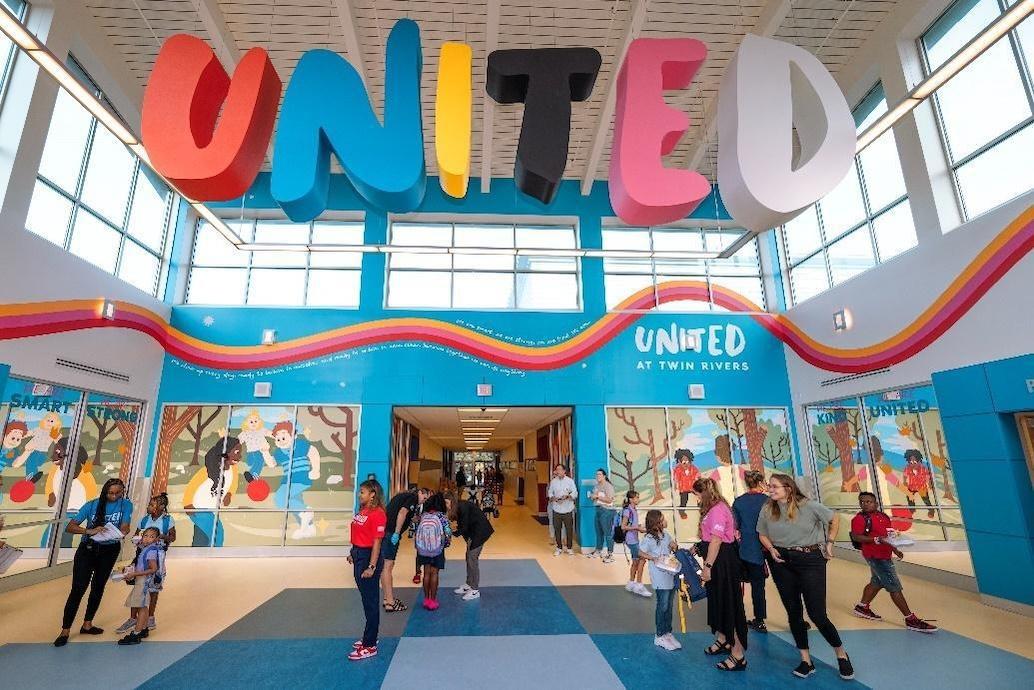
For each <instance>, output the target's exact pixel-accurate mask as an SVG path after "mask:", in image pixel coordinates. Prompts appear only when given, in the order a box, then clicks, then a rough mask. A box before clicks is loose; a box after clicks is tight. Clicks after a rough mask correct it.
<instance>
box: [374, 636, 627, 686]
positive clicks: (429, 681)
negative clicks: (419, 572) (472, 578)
mask: <svg viewBox="0 0 1034 690" xmlns="http://www.w3.org/2000/svg"><path fill="white" fill-rule="evenodd" d="M550 659H556V660H557V662H558V663H556V664H552V663H547V661H548V660H550ZM575 680H576V681H577V685H578V686H579V687H583V688H591V689H592V690H610V689H611V688H615V689H616V688H621V687H623V686H622V684H621V681H620V680H619V679H618V677H617V675H615V673H614V671H613V670H612V669H611V668H610V666H609V665H608V664H607V662H606V661H605V660H604V659H603V657H602V656H601V655H600V652H599V649H597V647H596V646H595V645H594V644H593V643H592V639H591V638H590V637H589V636H588V635H528V636H513V635H510V636H506V637H444V638H443V637H435V638H429V637H416V638H414V637H406V638H403V639H402V640H400V641H399V646H398V649H397V650H396V651H395V656H394V658H393V659H392V662H391V668H389V669H388V674H387V675H386V676H385V678H384V687H385V688H406V689H407V690H412V689H413V688H432V687H433V688H491V690H526V689H527V688H534V689H535V690H552V689H554V688H556V689H557V690H561V689H563V690H571V687H572V681H575Z"/></svg>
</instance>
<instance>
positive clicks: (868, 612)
mask: <svg viewBox="0 0 1034 690" xmlns="http://www.w3.org/2000/svg"><path fill="white" fill-rule="evenodd" d="M851 613H853V614H854V615H856V616H858V617H859V618H864V619H866V620H870V621H881V620H883V616H881V615H879V614H878V613H876V612H875V611H873V610H872V609H871V608H869V607H868V606H863V605H862V604H855V607H854V609H852V611H851Z"/></svg>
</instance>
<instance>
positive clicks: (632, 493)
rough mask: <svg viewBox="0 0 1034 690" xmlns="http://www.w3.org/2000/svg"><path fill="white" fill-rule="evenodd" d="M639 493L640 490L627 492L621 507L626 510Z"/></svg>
mask: <svg viewBox="0 0 1034 690" xmlns="http://www.w3.org/2000/svg"><path fill="white" fill-rule="evenodd" d="M638 495H639V492H638V491H629V492H628V493H626V494H625V502H624V503H622V504H621V509H622V510H624V509H625V508H627V507H628V506H630V505H631V504H632V499H633V498H635V497H636V496H638Z"/></svg>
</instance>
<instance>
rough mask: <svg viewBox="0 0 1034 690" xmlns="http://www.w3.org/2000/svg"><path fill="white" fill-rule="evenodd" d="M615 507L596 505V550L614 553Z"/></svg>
mask: <svg viewBox="0 0 1034 690" xmlns="http://www.w3.org/2000/svg"><path fill="white" fill-rule="evenodd" d="M614 513H615V511H614V509H613V508H604V507H603V506H596V551H599V550H600V549H603V550H605V551H607V552H609V553H614Z"/></svg>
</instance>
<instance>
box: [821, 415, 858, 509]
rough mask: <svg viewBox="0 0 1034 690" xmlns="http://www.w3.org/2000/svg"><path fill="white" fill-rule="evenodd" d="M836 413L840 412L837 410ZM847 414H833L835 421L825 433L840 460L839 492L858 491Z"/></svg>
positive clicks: (852, 443)
mask: <svg viewBox="0 0 1034 690" xmlns="http://www.w3.org/2000/svg"><path fill="white" fill-rule="evenodd" d="M837 412H841V411H840V410H837ZM849 416H850V415H848V414H843V415H841V414H834V419H836V420H837V421H835V422H833V423H832V424H828V425H826V433H827V434H829V437H830V439H832V441H833V444H834V445H835V446H836V450H837V455H838V456H839V459H840V490H841V491H845V492H855V491H858V477H857V475H856V473H855V470H856V468H855V461H854V446H857V445H858V444H857V443H856V442H855V437H854V434H852V432H851V423H850V422H848V421H847V420H848V417H849Z"/></svg>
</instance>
